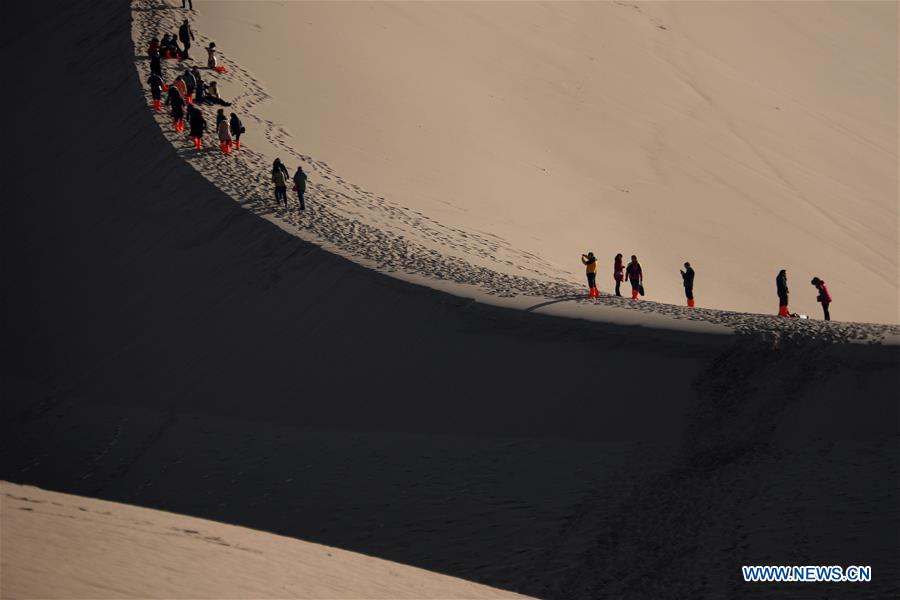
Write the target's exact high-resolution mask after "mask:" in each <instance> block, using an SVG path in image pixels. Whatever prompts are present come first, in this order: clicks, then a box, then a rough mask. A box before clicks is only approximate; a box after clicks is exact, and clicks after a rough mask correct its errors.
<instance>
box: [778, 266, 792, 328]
mask: <svg viewBox="0 0 900 600" xmlns="http://www.w3.org/2000/svg"><path fill="white" fill-rule="evenodd" d="M775 292H776V293H777V294H778V316H779V317H790V316H791V311H789V310H788V293H789V291H788V285H787V271H785V270H784V269H782V270H780V271H778V276H777V277H776V278H775Z"/></svg>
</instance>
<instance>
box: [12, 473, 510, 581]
mask: <svg viewBox="0 0 900 600" xmlns="http://www.w3.org/2000/svg"><path fill="white" fill-rule="evenodd" d="M0 523H2V532H3V538H2V541H3V543H2V572H3V575H4V577H3V578H2V580H0V595H2V597H3V598H160V597H165V598H317V599H326V598H340V599H347V598H372V599H374V598H520V597H521V596H518V595H516V594H512V593H510V592H502V591H500V590H495V589H491V588H488V587H485V586H481V585H475V584H472V583H468V582H466V581H462V580H459V579H453V578H451V577H445V576H442V575H437V574H435V573H428V572H427V571H422V570H421V569H413V568H411V567H407V566H404V565H398V564H396V563H389V562H387V561H383V560H378V559H376V558H372V557H369V556H363V555H360V554H354V553H352V552H345V551H343V550H339V549H337V548H329V547H327V546H320V545H317V544H310V543H307V542H302V541H300V540H293V539H290V538H285V537H281V536H277V535H272V534H267V533H262V532H258V531H253V530H250V529H244V528H241V527H234V526H231V525H224V524H222V523H214V522H212V521H204V520H202V519H194V518H189V517H184V516H181V515H173V514H171V513H165V512H161V511H156V510H149V509H146V508H137V507H134V506H127V505H123V504H117V503H114V502H104V501H102V500H95V499H92V498H81V497H78V496H71V495H69V494H59V493H56V492H48V491H46V490H41V489H38V488H35V487H30V486H22V485H15V484H11V483H8V482H3V483H0ZM186 565H189V567H186Z"/></svg>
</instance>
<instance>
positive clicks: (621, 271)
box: [613, 254, 625, 297]
mask: <svg viewBox="0 0 900 600" xmlns="http://www.w3.org/2000/svg"><path fill="white" fill-rule="evenodd" d="M613 279H615V280H616V296H619V297H621V296H622V291H621V289H620V286H621V285H622V282H623V281H625V265H624V264H623V263H622V255H621V254H616V260H615V262H614V263H613Z"/></svg>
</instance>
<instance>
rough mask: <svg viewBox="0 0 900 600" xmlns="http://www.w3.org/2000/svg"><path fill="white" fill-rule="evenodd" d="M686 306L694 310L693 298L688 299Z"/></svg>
mask: <svg viewBox="0 0 900 600" xmlns="http://www.w3.org/2000/svg"><path fill="white" fill-rule="evenodd" d="M688 306H689V307H690V308H694V299H693V298H689V299H688Z"/></svg>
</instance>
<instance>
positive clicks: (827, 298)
mask: <svg viewBox="0 0 900 600" xmlns="http://www.w3.org/2000/svg"><path fill="white" fill-rule="evenodd" d="M810 283H811V284H813V285H814V286H816V289H817V290H819V295H818V296H816V300H817V301H818V302H820V303H821V304H822V312H823V313H825V320H826V321H830V320H831V314H830V313H829V312H828V305H829V304H831V294H829V293H828V288H827V287H826V286H825V282H824V281H822V280H821V279H819V278H818V277H813V278H812V281H810Z"/></svg>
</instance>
